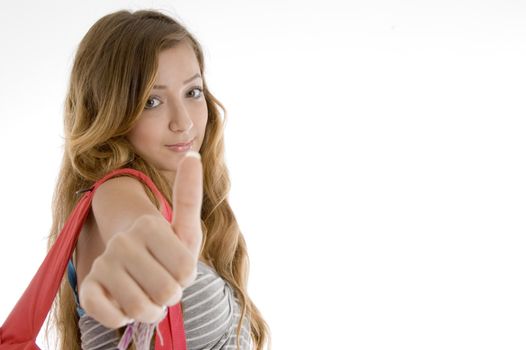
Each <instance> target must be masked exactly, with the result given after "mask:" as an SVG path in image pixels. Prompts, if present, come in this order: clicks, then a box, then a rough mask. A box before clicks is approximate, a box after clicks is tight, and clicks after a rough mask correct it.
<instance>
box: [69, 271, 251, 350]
mask: <svg viewBox="0 0 526 350" xmlns="http://www.w3.org/2000/svg"><path fill="white" fill-rule="evenodd" d="M75 279H76V278H75ZM74 282H75V283H74V284H75V285H73V283H72V286H73V289H74V290H76V281H74ZM181 302H182V310H183V317H184V328H185V333H186V346H187V349H188V350H198V349H199V350H204V349H207V350H219V349H229V350H230V349H231V350H234V349H237V346H236V340H237V325H238V323H239V320H240V317H241V314H240V306H239V300H238V299H237V298H236V297H235V294H234V290H233V289H232V287H231V286H230V285H229V284H228V283H226V282H225V281H224V280H223V279H222V278H221V277H220V276H219V275H218V274H217V272H216V271H215V270H214V269H213V268H212V267H210V266H208V265H206V264H205V263H203V262H201V261H199V262H198V266H197V277H196V280H195V281H194V283H193V284H192V285H190V286H188V287H187V288H185V289H184V291H183V297H182V301H181ZM79 309H80V310H81V311H82V309H81V308H79ZM81 313H82V315H81V316H80V319H79V328H80V334H81V342H82V344H81V347H82V349H83V350H107V349H117V344H118V343H119V340H120V337H119V335H118V333H117V332H116V330H113V329H108V328H105V327H104V326H102V325H101V324H100V323H98V322H97V321H96V320H94V319H93V318H91V317H90V316H88V315H86V314H84V313H83V312H81ZM239 341H240V350H248V349H252V348H253V345H252V339H251V337H250V323H249V318H248V317H247V315H245V318H244V320H243V325H242V328H241V333H240V339H239ZM152 349H153V342H152Z"/></svg>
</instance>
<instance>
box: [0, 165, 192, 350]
mask: <svg viewBox="0 0 526 350" xmlns="http://www.w3.org/2000/svg"><path fill="white" fill-rule="evenodd" d="M119 175H131V176H134V177H136V178H138V179H140V180H141V181H142V182H143V183H145V184H146V185H147V186H148V187H149V188H150V189H151V190H152V192H153V193H154V194H155V196H156V197H157V198H158V199H159V200H160V201H161V203H162V214H163V216H164V217H165V218H166V220H168V221H171V218H172V209H171V207H170V205H169V204H168V202H167V201H166V199H165V198H164V196H163V195H162V194H161V192H160V191H159V190H158V189H157V187H156V186H155V184H154V183H153V181H152V180H151V179H150V178H149V177H148V176H146V175H145V174H143V173H142V172H140V171H137V170H134V169H127V168H126V169H117V170H114V171H112V172H110V173H108V174H107V175H106V176H104V177H103V178H102V179H100V180H99V181H97V182H96V183H95V184H94V185H93V186H92V187H91V189H90V190H89V191H87V192H86V193H85V194H84V195H83V197H82V198H81V199H80V201H79V202H78V203H77V205H76V206H75V208H74V209H73V211H72V212H71V214H70V216H69V217H68V219H67V221H66V223H65V225H64V227H63V229H62V231H61V232H60V234H59V236H58V238H57V240H56V241H55V243H54V244H53V246H52V247H51V249H50V250H49V252H48V254H47V256H46V258H45V259H44V261H43V262H42V264H41V265H40V268H39V269H38V271H37V273H36V274H35V276H34V277H33V279H32V280H31V282H30V283H29V286H28V287H27V288H26V290H25V292H24V294H23V295H22V297H21V298H20V299H19V300H18V302H17V304H16V305H15V307H14V308H13V310H12V311H11V313H10V314H9V316H8V317H7V319H6V320H5V322H4V324H3V325H2V327H0V350H8V349H10V350H22V349H24V350H30V349H31V350H34V349H39V348H38V346H37V345H36V344H35V340H36V338H37V336H38V333H39V332H40V329H41V328H42V325H43V323H44V321H45V319H46V316H47V314H48V313H49V310H50V309H51V305H52V303H53V300H54V299H55V296H56V294H57V292H58V289H59V288H60V282H61V280H62V277H63V276H64V273H65V271H66V266H67V263H68V260H69V259H70V257H71V255H72V254H73V250H74V249H75V246H76V244H77V239H78V236H79V234H80V230H81V229H82V225H83V224H84V221H85V220H86V217H87V215H88V213H89V209H90V206H91V201H92V199H93V195H94V193H95V191H96V189H97V188H98V187H99V186H100V185H101V184H102V183H104V181H106V180H108V179H110V178H112V177H115V176H119ZM159 329H160V331H161V334H162V336H163V343H164V346H163V347H160V344H159V346H158V344H157V341H156V346H155V349H156V350H159V349H170V350H174V349H177V350H179V349H182V350H186V338H185V332H184V324H183V318H182V310H181V305H180V303H179V304H177V305H174V306H172V307H170V308H168V316H167V317H165V319H164V320H163V321H161V323H160V324H159Z"/></svg>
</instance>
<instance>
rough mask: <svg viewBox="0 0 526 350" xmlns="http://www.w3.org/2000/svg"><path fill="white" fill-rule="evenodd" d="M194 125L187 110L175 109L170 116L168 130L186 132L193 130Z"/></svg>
mask: <svg viewBox="0 0 526 350" xmlns="http://www.w3.org/2000/svg"><path fill="white" fill-rule="evenodd" d="M193 126H194V123H193V122H192V118H190V115H189V113H188V111H187V110H186V108H184V107H179V108H178V107H174V110H173V111H172V113H171V116H170V123H169V125H168V128H169V129H170V130H171V131H174V132H183V133H184V132H186V131H189V130H191V129H192V127H193Z"/></svg>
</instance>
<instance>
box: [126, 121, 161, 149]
mask: <svg viewBox="0 0 526 350" xmlns="http://www.w3.org/2000/svg"><path fill="white" fill-rule="evenodd" d="M155 136H156V135H155V128H153V129H152V128H151V126H150V125H148V123H144V122H143V123H138V124H137V125H136V126H135V127H134V128H133V129H132V130H131V131H130V133H129V135H128V140H129V141H130V143H131V144H132V145H133V147H135V149H136V150H137V151H141V150H144V149H145V148H147V147H148V145H150V144H151V143H152V140H153V139H155Z"/></svg>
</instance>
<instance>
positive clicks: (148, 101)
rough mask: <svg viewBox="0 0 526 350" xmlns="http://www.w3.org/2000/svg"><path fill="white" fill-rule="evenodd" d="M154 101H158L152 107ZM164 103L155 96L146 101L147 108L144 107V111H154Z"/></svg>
mask: <svg viewBox="0 0 526 350" xmlns="http://www.w3.org/2000/svg"><path fill="white" fill-rule="evenodd" d="M152 101H158V103H157V104H155V103H154V105H152V103H151V102H152ZM161 103H162V102H161V100H159V98H157V97H155V96H151V97H149V98H148V100H146V106H144V109H152V108H155V107H157V106H158V105H160V104H161Z"/></svg>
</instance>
